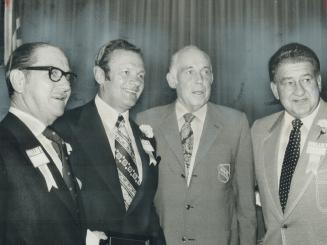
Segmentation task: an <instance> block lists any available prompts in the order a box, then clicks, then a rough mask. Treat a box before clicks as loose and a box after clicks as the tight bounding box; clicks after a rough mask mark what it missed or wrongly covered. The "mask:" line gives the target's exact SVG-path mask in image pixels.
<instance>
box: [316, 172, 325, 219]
mask: <svg viewBox="0 0 327 245" xmlns="http://www.w3.org/2000/svg"><path fill="white" fill-rule="evenodd" d="M316 200H317V208H318V209H319V210H320V211H321V212H324V213H327V170H323V171H318V173H317V175H316Z"/></svg>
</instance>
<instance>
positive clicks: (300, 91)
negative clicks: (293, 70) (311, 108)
mask: <svg viewBox="0 0 327 245" xmlns="http://www.w3.org/2000/svg"><path fill="white" fill-rule="evenodd" d="M304 91H305V89H304V87H303V85H302V83H301V81H298V82H297V83H296V85H295V91H294V93H295V94H296V95H302V94H303V93H304Z"/></svg>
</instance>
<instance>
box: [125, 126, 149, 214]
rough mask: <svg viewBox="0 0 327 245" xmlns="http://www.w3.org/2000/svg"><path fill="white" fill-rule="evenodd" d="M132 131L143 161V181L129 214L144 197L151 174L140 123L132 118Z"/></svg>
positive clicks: (128, 211)
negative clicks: (142, 141)
mask: <svg viewBox="0 0 327 245" xmlns="http://www.w3.org/2000/svg"><path fill="white" fill-rule="evenodd" d="M129 123H130V125H131V128H132V131H133V135H134V139H135V142H136V146H137V150H138V152H139V154H140V158H141V161H142V176H143V177H142V183H141V185H140V186H139V188H138V190H137V192H136V194H135V196H134V198H133V200H132V202H131V204H130V206H129V208H128V210H127V214H129V213H131V212H133V210H134V209H135V207H136V206H137V204H139V203H140V201H141V200H142V199H143V195H144V193H145V192H144V187H145V185H146V183H147V178H148V176H149V159H148V156H147V155H146V153H145V151H144V150H143V147H142V143H141V134H142V133H141V131H140V129H139V127H138V125H137V124H136V123H134V122H133V121H132V120H130V121H129Z"/></svg>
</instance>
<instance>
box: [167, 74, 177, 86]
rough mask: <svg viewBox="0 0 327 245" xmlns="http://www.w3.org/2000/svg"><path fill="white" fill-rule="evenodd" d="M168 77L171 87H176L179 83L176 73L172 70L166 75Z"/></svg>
mask: <svg viewBox="0 0 327 245" xmlns="http://www.w3.org/2000/svg"><path fill="white" fill-rule="evenodd" d="M166 79H167V82H168V84H169V87H170V88H172V89H175V88H176V85H177V79H176V76H175V74H173V73H172V72H168V73H167V75H166Z"/></svg>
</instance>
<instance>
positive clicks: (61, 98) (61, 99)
mask: <svg viewBox="0 0 327 245" xmlns="http://www.w3.org/2000/svg"><path fill="white" fill-rule="evenodd" d="M53 98H54V99H55V100H60V101H66V99H67V95H56V96H54V97H53Z"/></svg>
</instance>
